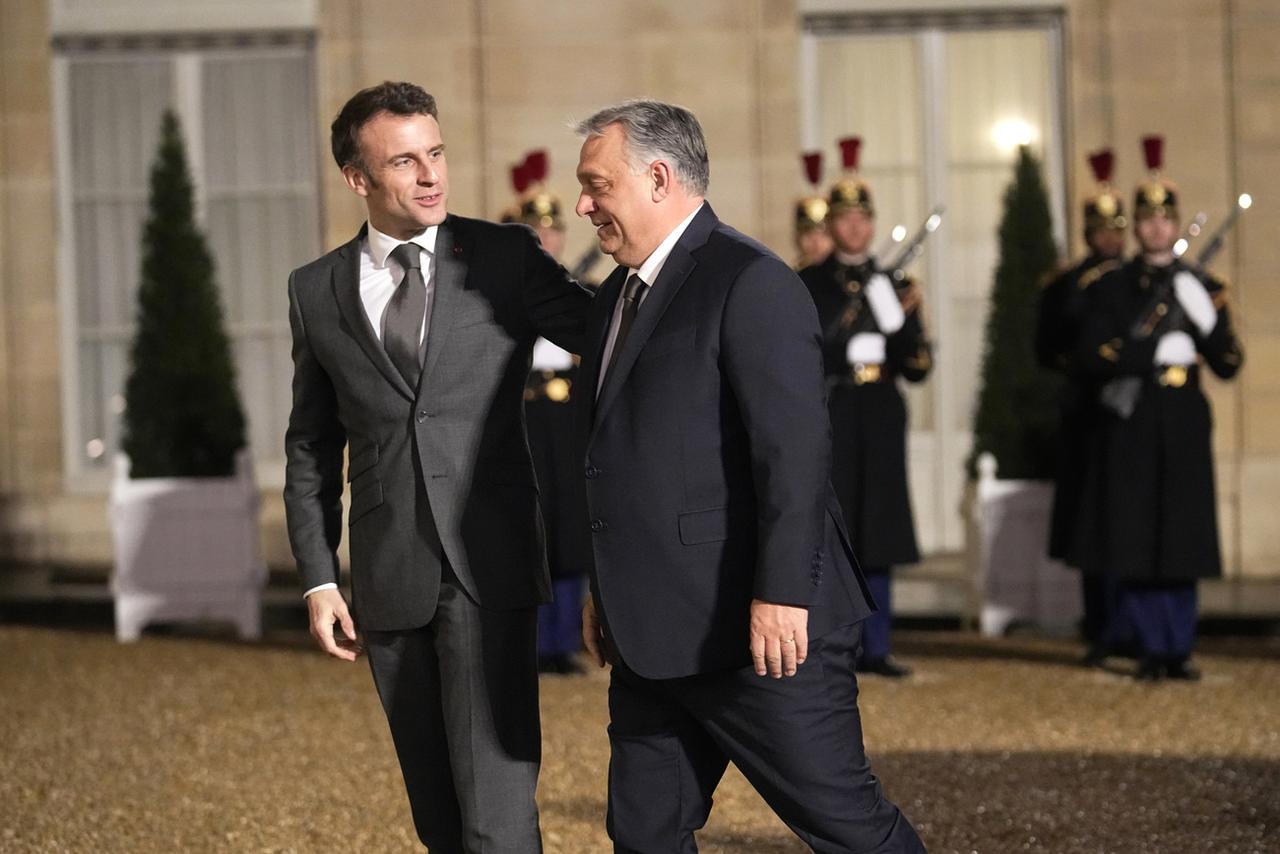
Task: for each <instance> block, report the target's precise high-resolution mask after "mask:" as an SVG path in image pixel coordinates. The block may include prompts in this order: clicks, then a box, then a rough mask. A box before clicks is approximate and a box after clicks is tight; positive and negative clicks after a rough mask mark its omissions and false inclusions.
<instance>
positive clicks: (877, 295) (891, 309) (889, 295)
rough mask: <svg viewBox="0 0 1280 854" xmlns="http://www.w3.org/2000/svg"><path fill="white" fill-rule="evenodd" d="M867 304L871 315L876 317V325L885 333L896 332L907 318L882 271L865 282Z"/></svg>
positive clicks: (895, 293)
mask: <svg viewBox="0 0 1280 854" xmlns="http://www.w3.org/2000/svg"><path fill="white" fill-rule="evenodd" d="M867 304H868V305H870V306H871V316H872V317H874V318H875V319H876V326H878V327H880V331H881V332H883V333H884V334H885V335H892V334H893V333H895V332H897V331H898V330H899V329H901V328H902V324H903V323H905V322H906V320H907V315H906V312H904V311H903V310H902V303H901V301H899V300H898V294H897V292H896V291H895V290H894V289H893V285H892V284H891V283H890V282H889V277H888V276H886V275H885V274H884V273H876V274H875V275H873V276H872V277H871V279H870V281H868V282H867Z"/></svg>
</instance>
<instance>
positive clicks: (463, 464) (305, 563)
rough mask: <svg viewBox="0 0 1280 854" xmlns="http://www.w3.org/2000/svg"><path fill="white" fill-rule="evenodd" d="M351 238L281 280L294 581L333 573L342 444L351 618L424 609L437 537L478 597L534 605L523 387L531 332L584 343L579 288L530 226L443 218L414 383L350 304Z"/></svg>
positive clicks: (539, 538)
mask: <svg viewBox="0 0 1280 854" xmlns="http://www.w3.org/2000/svg"><path fill="white" fill-rule="evenodd" d="M363 236H364V231H363V230H362V231H361V233H360V234H359V235H357V236H356V237H355V238H354V239H353V240H351V241H350V242H348V243H347V244H345V245H343V246H341V247H339V248H338V249H336V250H334V251H332V252H330V253H329V254H327V255H325V256H323V257H322V258H320V259H318V260H316V261H313V262H312V263H310V264H308V265H306V266H304V267H301V268H299V269H297V270H295V271H294V272H293V274H292V275H291V276H290V278H289V321H290V325H291V327H292V331H293V364H294V376H293V409H292V411H291V412H290V416H289V428H288V431H287V433H286V436H285V454H286V462H287V468H286V479H285V490H284V498H285V511H286V515H287V519H288V528H289V540H290V544H291V545H292V548H293V553H294V557H295V558H296V560H297V564H298V569H299V572H300V574H301V580H302V585H303V587H304V589H309V588H311V587H315V586H317V585H320V584H324V583H327V582H336V581H337V580H338V560H337V556H336V552H335V550H336V549H337V547H338V542H339V540H340V538H341V528H342V507H341V500H342V491H343V481H342V452H343V448H344V447H347V448H348V449H349V454H348V459H349V463H348V466H347V480H348V481H349V482H350V496H351V498H350V501H351V509H350V514H349V521H348V524H349V527H350V534H351V542H350V547H351V577H352V578H351V580H352V599H353V602H352V606H353V610H354V615H355V618H356V620H357V623H358V625H359V626H360V627H361V628H365V629H380V630H395V629H405V628H413V627H416V626H420V625H423V624H425V623H426V622H427V621H429V620H430V619H431V615H432V613H433V612H434V609H435V602H436V594H437V592H438V584H439V572H438V571H435V572H433V571H430V570H431V568H432V567H435V566H438V564H439V560H438V557H435V556H433V553H434V550H438V549H439V548H440V546H443V553H444V555H445V556H446V557H447V559H448V561H449V564H450V566H451V568H452V570H453V572H454V573H455V574H456V575H457V578H458V580H459V582H460V583H461V584H462V586H463V587H464V588H465V589H466V591H467V592H468V593H469V594H470V595H471V596H472V597H473V598H474V599H475V600H476V601H477V602H479V603H480V604H482V605H484V606H485V607H488V608H495V609H513V608H521V607H528V606H532V605H535V604H537V603H539V602H542V601H545V600H546V599H547V597H548V595H549V589H550V585H549V581H548V577H547V570H546V559H545V555H544V547H543V535H542V520H541V517H540V515H539V511H538V503H537V486H536V483H535V479H534V473H533V464H532V462H531V460H530V456H529V446H528V441H527V439H526V438H525V425H524V407H523V397H522V395H523V390H524V384H525V379H526V377H527V376H528V372H529V360H530V354H531V351H532V347H533V342H534V341H535V339H536V338H537V336H538V335H543V336H545V337H546V338H549V339H550V340H552V341H554V342H556V343H557V344H559V345H560V346H562V347H564V348H565V349H568V350H570V351H573V352H578V351H579V350H580V342H581V337H582V330H583V324H584V319H585V315H586V310H587V307H588V305H589V303H590V301H591V295H590V293H589V292H588V291H586V290H584V289H583V288H581V287H579V286H578V285H577V284H576V283H575V282H573V281H572V280H571V279H570V278H569V277H568V274H567V273H566V272H565V270H564V269H563V268H562V267H560V266H559V265H558V264H557V263H556V262H555V261H554V260H552V259H551V257H550V256H549V255H547V254H546V253H545V252H544V251H543V250H542V248H541V246H540V245H539V243H538V241H537V238H536V237H535V236H534V234H533V232H532V230H530V229H528V228H527V227H525V226H518V225H494V224H492V223H487V222H483V221H480V220H472V219H465V218H462V217H456V216H450V217H448V218H447V219H446V220H445V222H444V223H443V224H442V225H441V227H440V231H439V234H438V236H437V239H436V268H435V284H434V288H435V297H434V303H433V308H432V313H431V319H430V328H429V330H428V334H427V337H426V342H425V345H426V355H425V363H424V367H423V372H422V378H421V381H420V383H419V386H418V388H410V387H409V385H408V383H406V382H405V380H404V378H403V377H402V376H401V375H400V373H399V372H398V371H397V370H396V368H395V366H394V365H393V364H392V363H391V360H390V359H389V358H388V357H387V354H386V351H385V350H384V349H383V347H382V344H381V342H380V341H379V340H378V338H377V336H376V335H375V334H374V331H373V328H372V326H371V325H370V323H369V320H368V317H367V315H366V314H365V311H364V307H363V305H362V303H361V300H360V281H359V279H360V241H361V239H362V238H363ZM437 536H438V539H437Z"/></svg>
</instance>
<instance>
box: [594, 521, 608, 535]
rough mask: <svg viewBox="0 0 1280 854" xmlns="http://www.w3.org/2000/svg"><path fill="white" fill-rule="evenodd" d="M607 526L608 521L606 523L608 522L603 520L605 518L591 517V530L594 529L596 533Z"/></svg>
mask: <svg viewBox="0 0 1280 854" xmlns="http://www.w3.org/2000/svg"><path fill="white" fill-rule="evenodd" d="M607 527H609V523H608V522H606V521H605V520H603V519H592V520H591V530H593V531H595V532H597V533H599V532H600V531H603V530H604V529H605V528H607Z"/></svg>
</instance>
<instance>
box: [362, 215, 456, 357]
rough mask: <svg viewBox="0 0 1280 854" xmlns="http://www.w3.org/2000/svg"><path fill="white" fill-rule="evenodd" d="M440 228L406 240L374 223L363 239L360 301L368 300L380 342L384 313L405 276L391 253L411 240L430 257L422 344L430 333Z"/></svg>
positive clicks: (424, 273) (424, 266) (426, 260)
mask: <svg viewBox="0 0 1280 854" xmlns="http://www.w3.org/2000/svg"><path fill="white" fill-rule="evenodd" d="M439 229H440V227H439V226H438V225H433V226H431V227H430V228H428V229H426V230H425V231H423V232H421V233H419V234H416V235H414V236H413V237H411V238H409V240H408V241H404V240H396V239H395V238H394V237H391V236H389V235H386V234H383V233H382V232H381V231H378V229H376V228H374V227H373V226H372V225H370V226H369V233H368V235H367V236H366V237H365V239H364V240H362V241H360V302H362V303H364V313H365V314H366V315H368V317H369V325H371V326H372V327H373V334H374V335H377V336H378V340H379V341H381V340H382V315H383V314H385V313H386V311H387V304H388V303H390V302H391V297H392V295H393V294H395V292H396V288H398V287H400V280H401V279H403V278H404V268H403V267H401V266H400V262H399V261H397V260H396V259H394V258H392V257H391V252H392V251H393V250H394V249H395V248H396V247H397V246H399V245H400V244H401V243H406V242H408V243H413V244H416V245H417V246H418V247H420V248H421V249H422V251H424V252H426V253H427V257H425V258H423V259H422V280H423V281H424V282H426V283H427V311H425V312H423V315H422V321H423V323H422V329H421V330H420V331H419V332H418V343H419V344H421V343H422V338H423V336H424V335H426V332H427V330H426V325H427V324H426V319H427V316H428V315H429V314H430V313H431V302H432V299H431V298H432V297H433V296H435V283H436V276H435V257H436V232H437V231H439Z"/></svg>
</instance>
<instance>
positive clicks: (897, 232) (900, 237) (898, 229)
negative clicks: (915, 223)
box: [889, 223, 907, 243]
mask: <svg viewBox="0 0 1280 854" xmlns="http://www.w3.org/2000/svg"><path fill="white" fill-rule="evenodd" d="M889 236H890V237H892V238H893V242H894V243H901V242H902V241H904V240H906V239H907V227H906V226H905V225H903V224H902V223H898V224H897V225H895V226H894V227H893V231H891V232H889Z"/></svg>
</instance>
